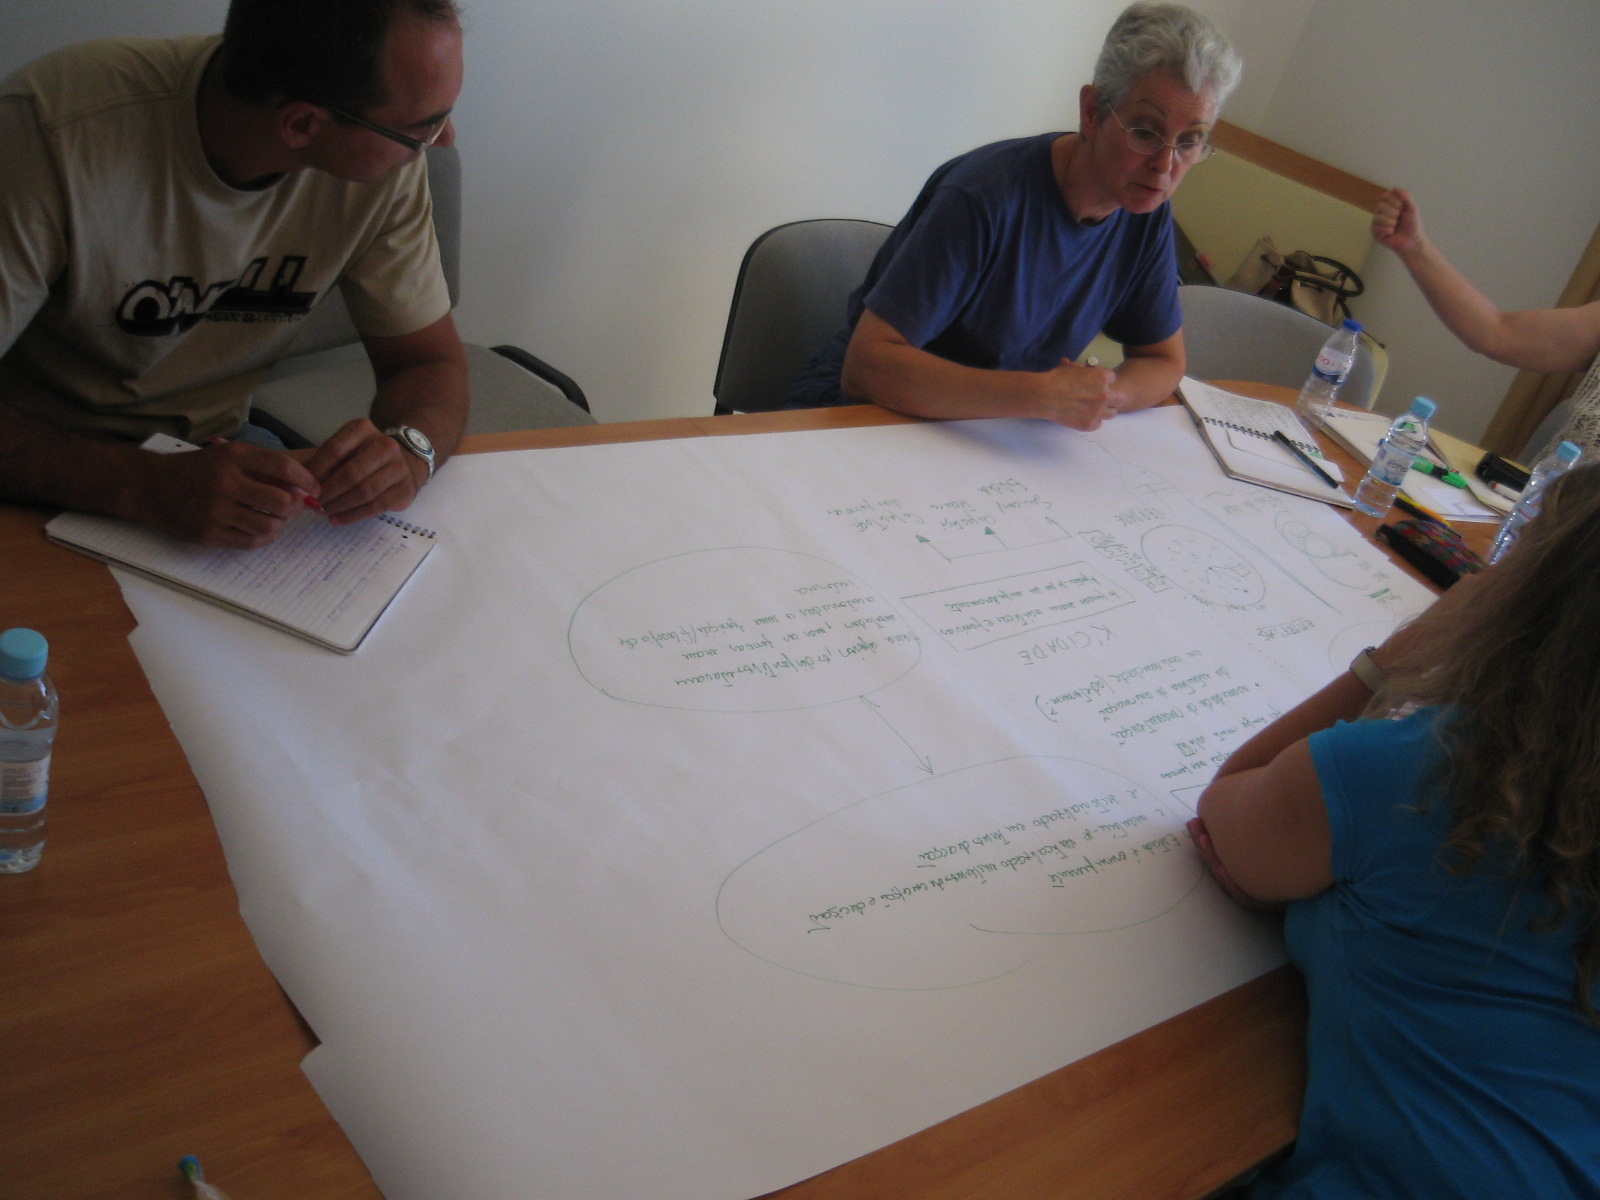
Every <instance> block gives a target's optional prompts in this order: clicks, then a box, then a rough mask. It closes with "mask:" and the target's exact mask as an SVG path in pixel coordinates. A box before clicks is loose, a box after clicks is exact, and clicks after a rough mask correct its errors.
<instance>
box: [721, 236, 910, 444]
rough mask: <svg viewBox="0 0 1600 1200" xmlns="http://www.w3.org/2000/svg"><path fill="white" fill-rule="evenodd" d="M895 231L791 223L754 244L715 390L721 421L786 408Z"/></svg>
mask: <svg viewBox="0 0 1600 1200" xmlns="http://www.w3.org/2000/svg"><path fill="white" fill-rule="evenodd" d="M893 228H894V226H892V225H884V224H882V223H880V222H878V221H858V220H852V219H849V218H824V219H820V220H813V221H792V222H790V223H789V224H787V225H779V226H778V227H777V228H775V229H769V230H767V232H766V233H763V234H762V235H761V236H760V237H758V238H757V239H756V240H755V241H754V242H752V243H751V245H750V249H749V250H747V251H746V252H745V256H744V262H742V263H741V264H740V265H739V278H738V280H737V282H735V283H734V285H733V303H732V305H731V306H730V307H729V310H728V328H727V332H726V333H725V334H724V335H723V338H722V357H721V359H720V360H719V361H718V363H717V378H716V382H715V383H714V384H712V388H711V390H712V393H713V394H714V395H715V396H716V400H717V406H716V411H717V412H718V413H731V412H767V411H769V410H771V409H776V408H782V407H783V402H784V400H785V399H786V398H787V396H788V394H789V386H790V384H792V383H793V382H794V378H795V376H796V375H797V374H799V372H800V368H801V367H803V366H805V364H806V363H807V362H809V361H810V359H811V356H812V355H813V354H815V353H816V352H817V351H818V350H820V349H821V348H822V344H823V343H824V342H826V341H827V340H828V339H829V338H830V337H832V336H833V335H834V334H835V333H836V332H838V330H839V329H840V328H841V327H842V326H843V325H844V318H845V301H847V300H848V299H849V298H850V293H851V292H853V291H855V289H856V288H857V287H859V286H860V285H861V281H862V280H863V279H865V278H866V276H867V267H869V266H870V265H871V263H872V259H873V256H874V255H875V254H877V253H878V247H879V246H881V245H883V240H884V238H886V237H888V236H889V233H890V231H891V230H892V229H893Z"/></svg>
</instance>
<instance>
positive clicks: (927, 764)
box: [861, 696, 933, 775]
mask: <svg viewBox="0 0 1600 1200" xmlns="http://www.w3.org/2000/svg"><path fill="white" fill-rule="evenodd" d="M861 703H863V704H865V705H866V706H867V708H868V709H869V710H870V711H871V712H872V714H873V715H874V716H876V717H877V718H878V720H880V721H882V722H883V723H884V724H885V725H887V726H888V727H889V732H890V733H892V734H894V735H895V737H897V738H899V739H900V744H901V745H903V746H904V747H905V748H906V749H907V750H909V751H911V757H912V758H914V759H916V760H917V766H919V767H921V768H922V769H923V770H924V771H926V772H927V773H928V774H929V775H932V774H933V762H932V760H930V759H929V758H928V757H927V756H926V755H922V754H918V753H917V748H916V747H915V746H913V745H912V744H911V743H910V742H908V741H906V739H905V735H904V734H902V733H901V732H900V731H899V730H898V729H896V728H895V727H894V726H893V725H889V718H888V717H886V716H884V715H883V713H882V711H881V710H880V709H879V707H878V705H876V704H874V703H873V702H872V701H871V700H868V699H867V698H866V697H865V696H863V697H861Z"/></svg>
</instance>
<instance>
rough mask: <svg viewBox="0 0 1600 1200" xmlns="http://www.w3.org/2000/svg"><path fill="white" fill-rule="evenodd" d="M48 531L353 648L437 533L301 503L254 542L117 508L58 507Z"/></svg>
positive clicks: (332, 645) (323, 641)
mask: <svg viewBox="0 0 1600 1200" xmlns="http://www.w3.org/2000/svg"><path fill="white" fill-rule="evenodd" d="M45 533H46V534H47V535H48V536H49V538H50V540H51V541H54V542H58V543H60V544H61V545H64V546H67V547H69V548H71V549H74V550H79V551H82V552H84V553H86V554H89V555H91V556H93V557H95V558H99V559H103V560H104V561H106V562H109V563H112V564H114V565H116V566H121V567H126V568H128V569H129V570H132V571H137V572H138V573H139V574H141V575H145V576H147V577H149V578H151V579H154V580H156V581H157V582H159V583H165V584H170V585H171V586H173V587H177V588H179V589H181V590H183V591H186V592H190V593H192V594H193V595H196V596H199V597H201V598H202V599H205V600H210V601H212V602H213V603H216V604H221V605H223V606H224V607H226V608H231V609H234V610H235V611H237V612H240V613H243V614H245V615H246V616H249V617H254V618H255V619H257V620H260V621H265V622H266V623H267V624H269V625H274V626H276V627H277V628H279V629H282V630H285V631H287V632H289V633H293V634H296V635H298V636H300V637H304V638H309V639H310V640H311V641H314V642H316V643H318V644H319V645H322V646H326V647H328V648H329V649H330V650H338V651H341V652H342V653H346V654H348V653H350V652H351V651H353V650H354V649H355V648H356V647H357V646H359V645H360V644H361V641H362V639H363V638H365V637H366V635H367V632H368V631H369V630H370V629H371V628H372V627H373V626H374V625H375V624H377V621H378V618H379V617H380V616H382V615H383V612H384V610H385V609H386V608H388V606H389V603H390V601H392V600H393V599H394V598H395V596H396V595H398V594H399V592H400V589H401V588H402V587H403V586H404V585H405V582H406V580H408V579H409V578H410V577H411V574H412V572H413V571H415V570H416V569H417V567H418V565H419V564H420V563H421V562H422V560H423V559H424V558H426V557H427V555H428V552H429V551H430V550H432V549H433V547H434V544H435V542H436V540H437V537H438V535H437V534H435V533H434V532H433V531H432V530H429V529H423V528H421V527H420V526H416V525H411V524H408V523H407V522H405V521H403V520H401V519H400V518H398V517H396V516H394V515H393V514H389V513H385V514H384V515H382V516H379V517H374V518H371V519H370V520H366V521H362V522H359V523H358V524H355V525H344V526H335V525H330V524H329V523H328V521H327V519H326V518H325V517H322V516H320V515H318V514H316V513H313V512H309V511H307V512H302V513H300V514H299V515H297V516H296V517H294V518H293V519H292V520H291V521H290V522H289V523H288V525H287V526H285V527H284V531H283V533H282V534H280V535H279V536H278V538H277V540H275V541H273V542H272V543H270V544H269V545H266V546H263V547H261V548H259V549H256V550H228V549H221V548H217V547H211V546H197V545H192V544H189V543H185V542H180V541H177V540H176V539H174V538H171V537H169V536H167V535H166V534H164V533H161V532H159V531H157V530H154V529H149V528H146V527H145V526H142V525H136V524H134V523H133V522H131V521H123V520H120V519H118V518H115V517H98V516H90V515H87V514H84V513H62V514H61V515H60V516H58V517H56V518H54V519H53V520H52V521H50V522H49V523H48V524H47V525H46V526H45Z"/></svg>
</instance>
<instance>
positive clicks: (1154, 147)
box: [1111, 111, 1216, 167]
mask: <svg viewBox="0 0 1600 1200" xmlns="http://www.w3.org/2000/svg"><path fill="white" fill-rule="evenodd" d="M1111 116H1112V119H1113V120H1115V121H1116V123H1117V124H1118V125H1122V136H1123V137H1125V138H1126V139H1127V141H1128V149H1130V150H1133V151H1136V152H1138V153H1139V154H1143V155H1146V156H1149V155H1153V154H1160V153H1161V152H1162V151H1163V150H1171V151H1172V153H1173V155H1174V156H1175V157H1176V158H1177V159H1178V161H1179V162H1181V163H1183V164H1184V165H1185V166H1189V167H1192V166H1194V165H1195V163H1200V162H1205V160H1206V159H1208V158H1210V157H1211V153H1212V151H1213V150H1215V149H1216V147H1215V146H1213V145H1212V144H1211V143H1210V141H1208V140H1207V137H1206V135H1205V134H1203V133H1191V134H1185V135H1184V136H1182V137H1180V138H1179V139H1178V140H1177V141H1176V142H1169V141H1167V139H1166V138H1164V137H1162V136H1161V135H1160V134H1159V133H1157V132H1156V131H1155V130H1154V129H1146V128H1145V127H1144V126H1142V125H1135V126H1134V127H1133V128H1132V129H1129V128H1128V127H1127V126H1126V125H1123V124H1122V118H1121V117H1119V116H1117V114H1116V112H1115V111H1113V112H1112V114H1111Z"/></svg>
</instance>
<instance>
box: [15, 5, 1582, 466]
mask: <svg viewBox="0 0 1600 1200" xmlns="http://www.w3.org/2000/svg"><path fill="white" fill-rule="evenodd" d="M1121 4H1122V0H990V2H989V3H983V4H979V3H973V2H972V0H808V2H807V3H797V2H796V0H588V2H581V0H545V2H543V3H539V4H530V3H525V2H522V0H468V4H467V33H468V42H467V46H468V50H467V54H468V75H467V87H466V91H465V92H464V93H463V95H462V98H461V103H460V106H459V110H458V111H459V128H460V145H461V149H462V155H463V159H464V162H465V167H466V186H467V194H466V238H465V263H464V281H463V292H464V294H463V299H462V304H461V308H460V311H459V313H458V318H459V321H460V324H461V327H462V329H463V331H464V333H465V334H466V335H467V336H468V337H469V338H471V339H473V340H475V341H480V342H487V343H493V342H497V341H513V342H517V343H519V344H521V345H524V346H526V347H527V348H528V349H530V350H532V351H534V352H535V353H538V354H541V355H543V356H545V357H547V358H549V359H550V360H551V361H553V362H555V363H556V364H557V365H558V366H560V367H562V368H563V369H564V370H566V371H568V372H569V373H570V374H572V375H573V376H575V377H576V378H577V379H578V380H579V382H581V383H582V384H583V386H584V387H585V389H586V390H587V391H588V392H589V394H590V396H591V398H592V400H593V403H594V407H595V411H596V413H597V414H598V415H599V416H600V417H601V418H602V419H603V420H607V421H615V420H626V419H632V418H639V417H650V416H671V415H682V414H694V413H705V412H709V411H710V409H711V382H712V378H713V376H714V374H715V371H716V358H717V353H718V351H719V349H720V347H721V341H722V330H723V325H724V323H725V321H726V317H727V306H728V299H729V294H730V292H731V290H732V286H733V280H734V276H735V274H736V272H737V270H738V264H739V259H740V257H741V255H742V254H743V252H744V249H745V247H746V246H748V244H749V243H750V241H751V240H752V239H753V238H754V237H755V236H756V235H757V234H759V233H760V232H761V231H762V230H764V229H767V228H769V227H771V226H773V225H776V224H779V223H780V222H783V221H787V220H793V219H795V218H798V217H806V216H819V215H830V214H832V215H847V216H861V217H872V218H876V219H879V220H885V221H894V220H896V219H898V218H899V216H900V215H901V214H902V213H903V212H904V210H905V208H906V206H907V205H908V204H909V203H910V201H911V199H912V197H913V196H914V195H915V193H916V191H917V188H918V187H919V186H920V184H921V183H922V180H923V179H924V178H925V177H926V176H927V174H928V172H929V171H931V170H932V168H933V167H934V166H936V165H937V164H938V163H939V162H941V161H943V160H944V159H945V158H948V157H949V156H950V155H952V154H956V153H958V152H960V151H962V150H964V149H967V148H969V147H972V146H975V145H978V144H979V143H981V142H983V141H986V140H990V139H993V138H999V137H1007V136H1013V135H1018V134H1025V133H1031V132H1037V131H1041V130H1044V129H1048V128H1068V127H1070V126H1071V124H1072V123H1073V120H1074V115H1073V114H1074V113H1075V96H1076V91H1077V87H1078V85H1079V84H1080V83H1081V82H1082V81H1083V80H1085V79H1086V78H1087V77H1088V74H1089V71H1090V68H1091V66H1092V63H1093V59H1094V55H1095V52H1096V50H1097V49H1098V46H1099V42H1100V40H1101V38H1102V37H1103V36H1104V33H1105V30H1106V28H1107V27H1108V26H1109V24H1110V22H1111V20H1112V18H1113V17H1114V16H1115V14H1116V12H1117V11H1118V10H1119V9H1120V7H1121ZM1197 6H1198V7H1200V8H1202V9H1204V10H1205V11H1206V12H1208V13H1210V14H1211V15H1212V16H1214V17H1215V18H1216V19H1217V20H1218V21H1219V23H1220V24H1222V26H1223V28H1224V29H1226V30H1227V31H1228V32H1229V34H1230V36H1232V37H1233V38H1234V40H1235V41H1236V42H1237V43H1238V44H1239V47H1240V49H1241V50H1242V51H1243V52H1244V54H1245V55H1246V62H1247V67H1246V73H1245V82H1244V84H1243V85H1242V86H1241V88H1240V91H1239V93H1238V94H1237V96H1236V97H1235V100H1234V102H1233V105H1232V107H1231V108H1230V110H1229V115H1230V116H1231V117H1233V118H1234V119H1236V120H1238V121H1240V122H1241V123H1243V124H1245V125H1247V126H1249V127H1251V128H1255V129H1258V130H1259V131H1260V132H1262V133H1265V134H1267V135H1268V136H1270V137H1274V138H1276V139H1278V140H1280V141H1283V142H1286V143H1287V144H1289V145H1291V146H1294V147H1295V148H1297V149H1300V150H1303V151H1305V152H1307V153H1310V154H1314V155H1316V156H1318V157H1321V158H1324V159H1327V160H1329V161H1331V162H1334V163H1336V164H1338V165H1340V166H1342V167H1345V168H1346V169H1348V170H1351V171H1353V172H1355V173H1356V174H1359V175H1363V176H1365V177H1367V178H1370V179H1374V180H1378V181H1389V180H1394V181H1403V182H1407V183H1409V184H1410V185H1411V186H1412V187H1414V188H1415V189H1416V190H1417V192H1418V193H1419V196H1420V199H1421V201H1422V203H1423V204H1424V205H1425V211H1426V213H1427V215H1428V220H1429V227H1430V230H1431V231H1432V232H1433V233H1434V234H1435V235H1436V236H1437V238H1438V240H1439V241H1440V243H1441V245H1444V246H1445V247H1446V248H1447V249H1448V250H1449V251H1450V253H1452V254H1453V255H1454V256H1455V257H1456V258H1457V259H1458V261H1459V262H1460V263H1461V265H1462V266H1463V267H1464V268H1465V269H1467V270H1468V271H1469V273H1471V274H1472V275H1473V276H1474V277H1475V278H1477V279H1479V280H1480V282H1482V283H1483V284H1484V286H1485V287H1486V288H1487V289H1488V290H1489V291H1490V292H1491V294H1492V295H1494V296H1495V298H1496V299H1497V300H1499V301H1500V302H1502V303H1503V304H1507V305H1527V304H1547V303H1549V302H1551V301H1552V300H1553V299H1554V297H1555V295H1556V294H1557V292H1558V291H1559V290H1560V288H1561V286H1562V284H1563V283H1564V282H1565V280H1566V277H1567V275H1568V274H1569V273H1570V270H1571V267H1572V264H1573V262H1574V260H1575V259H1576V257H1577V254H1578V252H1579V251H1580V250H1581V248H1582V245H1583V243H1584V240H1585V239H1586V238H1587V236H1588V234H1589V232H1590V231H1592V230H1593V228H1594V226H1595V223H1596V221H1597V220H1600V186H1596V185H1597V183H1600V156H1597V155H1596V154H1595V153H1594V148H1595V147H1596V146H1597V145H1600V138H1597V137H1596V133H1600V72H1596V71H1595V70H1594V67H1593V64H1594V63H1595V62H1596V61H1600V6H1597V5H1596V4H1595V3H1594V0H1583V2H1582V3H1573V2H1572V0H1523V2H1522V3H1520V4H1518V5H1517V6H1516V7H1515V8H1514V9H1513V8H1512V7H1511V6H1508V5H1503V4H1502V3H1500V2H1498V0H1413V2H1408V3H1401V4H1397V3H1392V2H1384V0H1197ZM13 7H14V8H20V9H21V10H22V11H20V12H17V13H14V14H13V15H12V16H11V19H10V21H9V22H8V28H7V38H6V41H5V43H4V45H3V46H0V71H3V70H9V69H10V68H12V67H14V66H16V65H19V64H20V63H22V62H25V61H26V60H28V59H29V58H31V57H33V56H34V55H36V54H38V53H41V52H42V51H44V50H46V49H49V48H50V47H52V46H55V45H59V44H61V43H63V42H67V41H72V40H76V39H79V38H86V37H95V36H101V35H105V34H112V33H119V34H120V33H126V34H170V33H177V32H187V31H200V30H208V29H215V28H218V27H220V25H221V21H222V15H223V13H224V11H225V9H226V3H225V0H100V2H99V3H95V4H82V5H70V6H69V5H34V4H30V5H26V6H13ZM1372 266H1373V268H1374V269H1373V271H1372V275H1373V278H1372V280H1371V281H1370V282H1371V284H1372V292H1373V295H1372V299H1371V302H1370V303H1368V304H1367V305H1366V306H1365V307H1364V308H1363V310H1362V315H1363V316H1365V317H1367V318H1368V319H1369V320H1370V321H1371V323H1372V324H1373V325H1374V326H1375V327H1376V329H1377V331H1378V333H1379V334H1380V336H1383V337H1384V338H1385V340H1387V341H1388V342H1389V343H1390V349H1391V351H1392V353H1393V355H1394V366H1393V369H1392V373H1391V383H1390V384H1388V385H1386V388H1385V394H1386V396H1387V397H1388V398H1390V399H1391V400H1392V401H1393V402H1394V403H1396V404H1398V403H1399V402H1400V401H1401V400H1402V399H1404V398H1405V397H1406V396H1407V395H1409V394H1410V393H1412V392H1414V391H1424V392H1428V393H1430V394H1433V395H1435V396H1436V398H1438V399H1439V400H1440V402H1441V404H1442V405H1443V406H1444V408H1445V411H1446V412H1447V413H1448V414H1449V420H1447V422H1446V424H1447V427H1449V428H1452V429H1453V430H1455V431H1456V432H1462V433H1465V434H1468V435H1472V434H1475V433H1476V432H1477V431H1478V430H1479V429H1481V427H1482V423H1483V421H1485V420H1487V417H1488V415H1489V413H1490V412H1492V410H1493V407H1494V404H1495V403H1496V401H1497V400H1498V398H1499V396H1500V394H1501V393H1502V392H1503V391H1504V388H1505V386H1506V381H1507V379H1508V377H1509V372H1507V371H1505V370H1503V369H1501V368H1495V367H1486V366H1484V365H1482V364H1479V363H1476V362H1474V361H1473V359H1472V357H1471V356H1470V355H1467V354H1466V352H1465V351H1461V350H1460V349H1459V348H1458V347H1456V346H1455V345H1454V343H1453V342H1451V341H1450V339H1449V337H1448V335H1445V334H1443V333H1442V331H1440V330H1439V328H1438V326H1437V324H1436V323H1435V322H1434V321H1433V319H1432V317H1431V316H1429V315H1428V314H1427V313H1426V310H1425V309H1424V308H1423V307H1422V305H1421V304H1420V301H1419V300H1418V299H1417V296H1416V292H1415V289H1414V288H1412V287H1411V285H1410V283H1409V281H1407V280H1405V279H1404V276H1403V274H1402V273H1397V272H1395V271H1394V270H1393V263H1392V262H1390V261H1388V260H1387V259H1386V258H1383V257H1381V256H1379V257H1375V258H1374V260H1373V263H1372ZM1397 274H1399V277H1398V278H1395V276H1396V275H1397Z"/></svg>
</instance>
